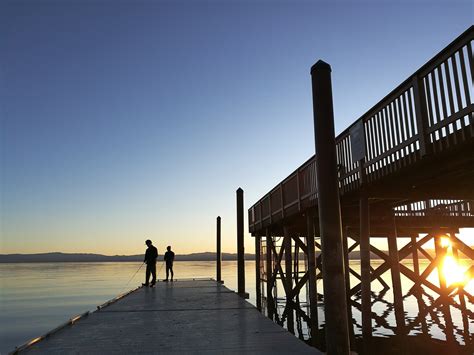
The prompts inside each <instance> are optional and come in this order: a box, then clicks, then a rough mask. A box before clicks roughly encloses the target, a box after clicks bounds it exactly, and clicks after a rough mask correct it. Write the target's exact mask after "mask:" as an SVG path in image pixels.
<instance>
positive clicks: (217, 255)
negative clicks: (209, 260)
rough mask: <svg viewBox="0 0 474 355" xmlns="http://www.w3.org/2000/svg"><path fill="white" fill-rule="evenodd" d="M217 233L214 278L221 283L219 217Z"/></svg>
mask: <svg viewBox="0 0 474 355" xmlns="http://www.w3.org/2000/svg"><path fill="white" fill-rule="evenodd" d="M216 227H217V231H216V237H217V238H216V239H217V240H216V269H217V270H216V276H217V282H220V283H222V273H221V270H222V253H221V217H220V216H218V217H217V226H216Z"/></svg>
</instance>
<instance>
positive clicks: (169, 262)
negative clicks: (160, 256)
mask: <svg viewBox="0 0 474 355" xmlns="http://www.w3.org/2000/svg"><path fill="white" fill-rule="evenodd" d="M166 250H167V252H166V253H165V257H164V259H165V261H166V280H163V281H168V278H169V273H170V272H171V281H173V276H174V273H173V261H174V253H173V252H172V251H171V247H170V246H167V247H166Z"/></svg>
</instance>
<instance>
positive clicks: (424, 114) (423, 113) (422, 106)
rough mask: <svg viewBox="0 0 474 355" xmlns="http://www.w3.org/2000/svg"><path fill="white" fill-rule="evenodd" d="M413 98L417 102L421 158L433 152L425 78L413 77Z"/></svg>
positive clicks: (417, 124) (417, 126) (416, 110)
mask: <svg viewBox="0 0 474 355" xmlns="http://www.w3.org/2000/svg"><path fill="white" fill-rule="evenodd" d="M413 96H414V101H415V114H416V128H417V130H418V137H419V143H420V152H421V156H425V155H429V154H431V153H432V152H433V147H432V144H431V142H430V135H429V122H428V110H427V108H426V94H425V87H424V84H423V78H420V77H419V76H418V75H416V76H414V77H413Z"/></svg>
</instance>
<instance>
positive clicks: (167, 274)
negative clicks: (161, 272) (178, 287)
mask: <svg viewBox="0 0 474 355" xmlns="http://www.w3.org/2000/svg"><path fill="white" fill-rule="evenodd" d="M169 275H170V267H169V265H168V264H166V281H168V278H169Z"/></svg>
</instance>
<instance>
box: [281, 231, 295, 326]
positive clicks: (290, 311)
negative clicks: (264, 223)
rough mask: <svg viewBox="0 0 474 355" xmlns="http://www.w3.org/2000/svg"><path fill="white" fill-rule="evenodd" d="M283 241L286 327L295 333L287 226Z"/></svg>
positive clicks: (289, 239) (289, 241)
mask: <svg viewBox="0 0 474 355" xmlns="http://www.w3.org/2000/svg"><path fill="white" fill-rule="evenodd" d="M283 243H284V248H285V283H286V289H285V291H286V307H287V311H288V312H287V316H286V320H287V328H288V330H289V331H290V332H291V333H293V334H294V333H295V322H294V317H293V298H290V293H291V290H292V289H293V272H292V260H291V236H290V234H289V232H288V228H287V227H283Z"/></svg>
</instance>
